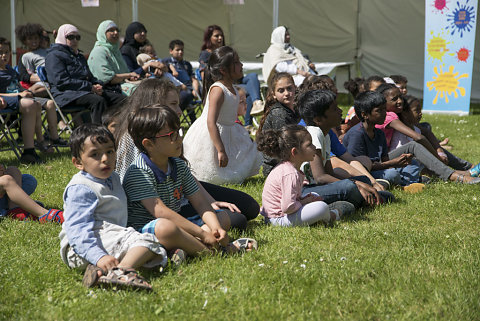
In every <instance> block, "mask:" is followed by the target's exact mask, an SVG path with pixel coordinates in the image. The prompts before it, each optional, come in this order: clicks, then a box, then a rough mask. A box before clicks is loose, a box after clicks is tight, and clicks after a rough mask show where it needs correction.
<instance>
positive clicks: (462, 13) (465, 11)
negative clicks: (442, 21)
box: [445, 0, 475, 38]
mask: <svg viewBox="0 0 480 321" xmlns="http://www.w3.org/2000/svg"><path fill="white" fill-rule="evenodd" d="M468 1H469V0H467V1H466V2H465V4H464V5H461V4H460V3H459V2H458V1H457V8H455V10H453V12H452V13H451V14H448V15H447V21H448V22H449V23H450V25H449V26H447V27H446V28H445V29H451V30H452V32H451V33H450V34H451V35H453V34H454V33H455V31H458V32H459V33H460V37H461V38H463V32H464V31H465V32H470V30H472V27H473V24H474V23H475V9H474V7H473V6H468Z"/></svg>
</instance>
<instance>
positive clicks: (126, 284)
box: [82, 264, 152, 291]
mask: <svg viewBox="0 0 480 321" xmlns="http://www.w3.org/2000/svg"><path fill="white" fill-rule="evenodd" d="M99 271H100V272H102V275H101V276H99V275H98V272H99ZM82 284H83V285H84V286H85V287H87V288H91V287H93V286H96V285H102V286H111V287H113V286H117V287H119V288H125V289H126V288H131V289H140V290H148V291H151V290H152V286H151V285H150V284H148V283H147V281H145V279H144V278H143V277H141V276H140V275H138V273H137V271H135V270H134V269H124V268H119V267H115V268H113V269H111V270H110V271H108V273H107V275H104V274H103V270H102V269H100V268H99V267H97V266H95V265H93V264H89V265H88V266H87V269H86V270H85V274H84V275H83V282H82Z"/></svg>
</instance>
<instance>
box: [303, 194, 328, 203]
mask: <svg viewBox="0 0 480 321" xmlns="http://www.w3.org/2000/svg"><path fill="white" fill-rule="evenodd" d="M318 201H323V197H321V196H320V195H315V194H312V193H308V194H307V195H305V196H302V197H301V198H300V203H302V205H305V204H308V203H312V202H318Z"/></svg>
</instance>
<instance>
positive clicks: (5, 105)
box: [0, 96, 7, 109]
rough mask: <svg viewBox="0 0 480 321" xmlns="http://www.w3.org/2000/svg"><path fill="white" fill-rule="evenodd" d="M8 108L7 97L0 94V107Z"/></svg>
mask: <svg viewBox="0 0 480 321" xmlns="http://www.w3.org/2000/svg"><path fill="white" fill-rule="evenodd" d="M5 108H7V103H6V102H5V99H3V97H1V96H0V109H5Z"/></svg>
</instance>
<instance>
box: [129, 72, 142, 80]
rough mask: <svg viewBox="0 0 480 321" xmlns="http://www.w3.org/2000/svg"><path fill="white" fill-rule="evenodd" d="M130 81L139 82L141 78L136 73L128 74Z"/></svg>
mask: <svg viewBox="0 0 480 321" xmlns="http://www.w3.org/2000/svg"><path fill="white" fill-rule="evenodd" d="M128 75H129V76H128V80H130V81H135V80H138V78H140V75H139V74H137V73H136V72H131V73H129V74H128Z"/></svg>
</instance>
